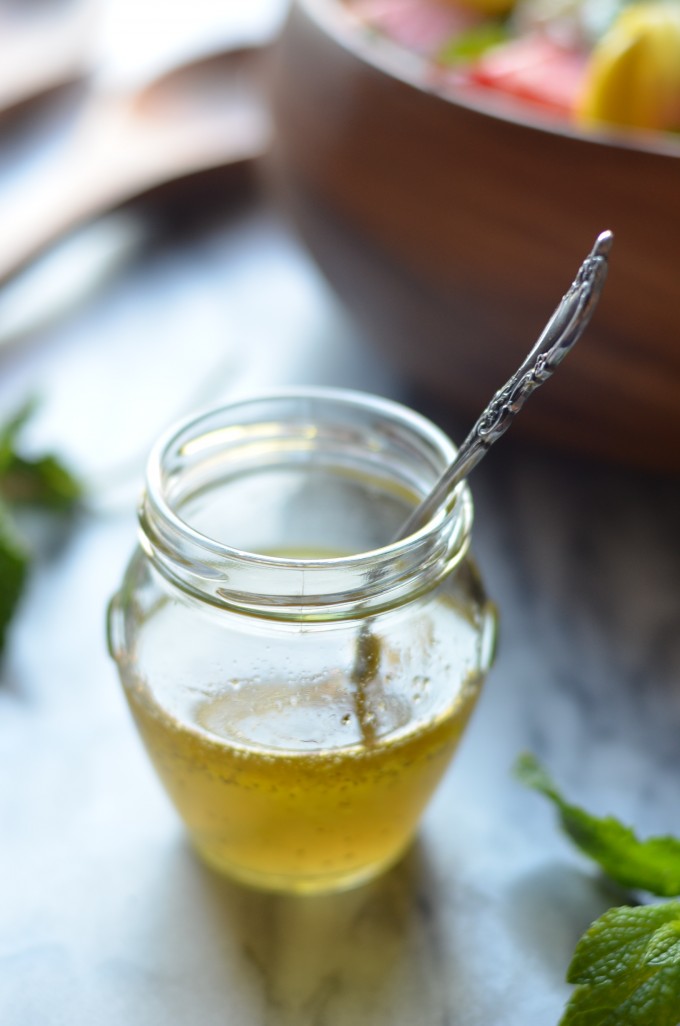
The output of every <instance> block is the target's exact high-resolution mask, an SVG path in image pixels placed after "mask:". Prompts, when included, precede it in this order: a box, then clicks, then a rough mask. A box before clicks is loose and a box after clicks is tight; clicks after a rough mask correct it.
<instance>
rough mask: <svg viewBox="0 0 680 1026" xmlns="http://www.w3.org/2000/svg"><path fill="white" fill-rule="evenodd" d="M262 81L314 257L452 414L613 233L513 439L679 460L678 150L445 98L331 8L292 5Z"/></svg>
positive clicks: (290, 197)
mask: <svg viewBox="0 0 680 1026" xmlns="http://www.w3.org/2000/svg"><path fill="white" fill-rule="evenodd" d="M271 84H272V89H271V97H272V106H273V112H274V119H275V126H276V141H275V147H274V167H275V172H276V174H275V181H276V183H277V186H278V189H279V194H280V195H281V196H283V198H284V200H285V202H286V204H287V205H288V207H289V209H290V210H291V212H292V214H293V217H294V219H295V220H296V222H297V224H298V226H299V229H300V232H301V234H302V235H303V237H304V238H305V240H306V241H307V243H308V245H309V247H310V249H311V251H312V252H313V254H314V255H315V257H316V259H317V260H318V263H319V265H320V266H321V268H322V269H323V271H324V272H325V274H326V276H327V277H328V279H329V280H330V281H331V283H332V284H333V286H334V287H335V289H336V290H337V292H338V293H339V295H340V296H341V297H342V298H343V300H344V301H345V302H346V304H347V305H348V306H349V308H350V309H351V310H352V311H353V312H354V313H355V315H356V316H357V317H358V318H359V321H360V322H363V324H364V325H365V326H367V328H368V332H367V333H368V337H369V338H370V339H372V340H374V341H375V343H376V344H377V345H380V346H381V347H382V348H383V350H384V352H385V353H386V354H387V355H388V357H389V358H390V359H391V360H392V361H393V362H394V364H395V365H396V366H397V367H399V368H400V369H401V370H402V371H403V372H404V374H405V375H406V376H407V377H408V379H409V380H410V381H411V382H412V383H413V384H414V385H417V386H420V387H422V386H424V387H425V388H426V389H427V390H429V391H430V392H432V393H434V394H436V395H437V396H439V397H440V398H444V399H445V400H446V401H447V402H449V403H450V405H451V408H452V410H453V411H456V412H458V411H459V412H460V414H461V415H463V416H465V417H466V418H472V417H474V416H476V414H477V413H478V412H479V411H480V410H481V408H482V407H483V405H484V403H485V402H486V401H487V400H488V399H489V398H490V397H491V395H492V393H493V392H494V391H495V390H496V389H497V388H498V387H499V386H500V385H501V384H502V383H503V382H504V381H505V379H506V377H508V376H509V374H510V373H511V372H512V371H513V370H514V369H515V367H516V366H517V365H518V364H519V362H520V360H521V358H522V357H523V356H524V355H525V353H526V352H527V350H528V348H529V346H530V344H531V343H532V341H533V340H534V339H535V338H536V337H537V335H538V334H539V332H540V330H541V328H542V327H543V324H544V323H545V321H546V320H547V318H548V316H549V315H550V313H551V311H552V310H553V308H554V307H555V305H556V304H557V301H558V300H559V298H560V296H561V295H562V293H563V292H565V291H566V289H567V287H568V285H569V284H570V282H571V280H572V278H573V276H574V274H575V272H576V269H577V267H578V265H579V264H580V262H581V260H582V259H583V258H584V257H585V255H586V253H587V252H588V251H589V249H590V247H591V245H592V242H593V240H594V238H595V237H596V235H597V234H598V232H599V231H601V230H602V229H604V228H611V229H613V231H614V233H615V243H614V249H613V252H612V257H611V268H610V274H609V280H608V282H607V285H606V287H605V290H604V295H603V298H602V300H601V303H600V306H599V308H598V310H597V311H596V313H595V316H594V318H593V322H592V324H591V326H590V327H589V329H588V331H587V333H586V335H585V336H584V338H583V339H582V341H581V342H580V343H579V344H578V346H577V348H576V350H575V351H574V352H573V353H572V354H571V355H570V356H569V358H568V360H567V361H566V362H565V363H564V364H563V366H562V367H561V368H560V370H559V372H558V373H557V374H556V375H555V378H554V379H553V381H551V382H550V383H549V384H548V385H547V386H546V387H545V389H543V390H541V392H540V393H539V394H538V395H537V396H536V397H535V398H534V399H532V401H531V403H530V404H529V405H528V407H527V409H526V411H525V412H524V413H522V416H521V417H519V418H518V420H517V425H516V427H514V428H513V433H515V432H517V433H520V432H523V433H525V434H527V435H531V436H532V437H534V438H537V439H540V440H541V441H543V442H546V443H548V444H551V445H559V446H560V447H562V448H567V449H571V450H573V451H579V452H587V453H590V454H593V455H596V456H604V457H607V458H613V459H616V460H625V461H630V462H634V463H637V464H640V465H644V466H647V467H650V468H663V469H667V470H668V469H671V470H672V469H678V468H680V201H679V200H678V187H679V186H678V183H679V182H680V145H679V144H676V143H675V142H673V141H672V140H665V139H664V138H663V137H661V136H659V137H658V138H657V137H652V136H650V137H647V138H644V139H642V138H641V137H635V138H632V137H628V138H621V137H619V138H609V137H605V136H593V135H589V136H587V137H586V136H585V135H582V134H579V133H578V132H576V131H570V130H569V129H566V128H565V129H560V128H555V127H552V126H549V125H547V124H540V123H539V122H535V121H530V120H529V119H528V118H526V117H525V116H524V115H522V117H518V116H513V115H512V114H510V113H498V112H494V111H492V110H490V109H489V108H488V107H486V108H485V107H484V106H483V105H475V104H474V103H471V102H459V101H458V100H454V99H452V98H451V97H450V96H444V95H439V94H437V93H436V92H434V91H432V90H431V89H429V88H428V87H427V85H425V84H424V83H423V82H422V80H421V79H420V78H419V75H418V73H417V71H416V69H415V68H414V67H412V66H411V64H410V63H409V62H408V61H407V60H405V59H403V57H402V56H401V55H399V54H398V52H397V51H396V50H394V49H392V48H390V47H383V46H381V45H379V43H377V42H371V40H370V38H369V37H368V35H367V34H366V33H364V32H361V31H359V29H358V27H357V25H356V23H355V22H353V20H352V19H351V18H350V16H349V15H348V13H347V11H346V10H345V9H344V8H343V6H342V4H341V2H340V0H294V3H293V6H292V9H291V11H290V15H289V18H288V20H287V23H286V24H285V26H284V29H283V33H282V36H281V39H280V43H279V45H278V48H277V50H276V53H275V56H274V60H273V66H272V69H271Z"/></svg>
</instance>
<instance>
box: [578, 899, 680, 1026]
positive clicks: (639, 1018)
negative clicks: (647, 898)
mask: <svg viewBox="0 0 680 1026" xmlns="http://www.w3.org/2000/svg"><path fill="white" fill-rule="evenodd" d="M567 980H568V982H569V983H574V984H576V989H575V990H574V992H573V994H572V996H571V999H570V1001H569V1003H568V1005H567V1007H566V1009H565V1012H564V1015H563V1016H562V1018H561V1020H560V1026H678V1023H680V902H678V901H672V902H667V903H664V904H659V905H641V906H639V907H637V908H629V907H628V906H623V907H621V908H612V909H609V911H608V912H605V913H604V915H603V916H600V918H599V919H597V920H596V921H595V922H594V923H593V925H592V926H591V927H590V929H589V930H587V931H586V933H585V934H584V935H583V937H582V938H581V940H580V941H579V942H578V944H577V946H576V950H575V952H574V957H573V960H572V962H571V965H570V966H569V971H568V973H567Z"/></svg>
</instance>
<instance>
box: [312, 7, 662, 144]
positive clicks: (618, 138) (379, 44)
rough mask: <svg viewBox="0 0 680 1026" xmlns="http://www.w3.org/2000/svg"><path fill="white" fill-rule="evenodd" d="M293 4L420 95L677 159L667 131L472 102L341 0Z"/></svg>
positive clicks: (521, 124) (581, 139) (573, 137)
mask: <svg viewBox="0 0 680 1026" xmlns="http://www.w3.org/2000/svg"><path fill="white" fill-rule="evenodd" d="M295 7H298V8H299V9H300V10H301V11H303V12H304V14H305V15H306V17H307V18H309V19H310V20H311V21H312V22H314V23H315V24H316V26H317V28H318V29H319V30H320V31H321V32H323V33H324V34H325V35H327V36H329V37H330V38H332V39H333V40H334V41H335V42H336V43H337V44H338V45H340V46H341V47H342V48H343V49H345V50H346V51H348V52H349V53H350V54H351V55H352V56H354V57H356V58H358V59H359V60H361V61H363V62H364V63H365V64H367V65H369V66H370V67H371V68H373V69H374V70H375V71H377V72H378V73H380V74H382V75H385V76H387V77H389V78H393V79H397V80H399V81H400V82H403V83H404V84H405V85H408V86H410V87H411V88H413V89H416V90H417V91H418V92H420V93H422V94H423V95H424V96H427V97H432V98H434V99H435V100H438V101H440V102H444V103H447V104H450V105H451V106H453V107H460V108H462V109H464V110H467V111H469V112H470V113H472V114H476V115H479V116H481V117H483V118H487V119H489V121H502V122H505V123H507V124H511V125H515V126H516V127H518V128H523V129H525V130H529V131H536V132H545V133H546V134H548V135H552V136H558V137H562V138H564V139H565V140H570V141H573V142H576V143H585V144H587V143H592V144H594V145H596V146H600V147H604V148H606V149H610V150H613V151H621V150H625V151H632V152H634V153H640V152H642V153H647V154H651V155H653V156H655V157H671V158H675V159H678V158H680V143H679V142H676V141H675V140H674V139H673V138H670V139H669V138H667V133H662V132H652V131H650V132H644V131H642V130H634V129H628V130H621V131H617V130H616V129H615V128H610V129H607V128H604V127H602V128H601V129H592V130H589V131H588V132H587V133H586V132H582V131H578V130H577V129H576V128H574V127H573V126H571V125H569V124H562V123H561V122H559V121H557V120H556V119H555V120H553V119H551V118H550V116H549V115H545V120H543V119H542V118H541V115H540V114H538V115H537V116H536V117H535V118H525V117H522V116H521V114H519V113H518V112H515V109H514V105H513V109H508V110H505V109H504V108H503V103H502V102H500V103H499V104H498V105H497V106H496V105H495V104H493V105H491V106H489V105H488V104H486V103H484V102H483V101H482V100H480V101H479V102H477V101H476V100H475V99H474V98H472V97H466V96H460V97H458V96H454V95H453V89H443V88H441V89H440V88H437V87H436V85H435V84H434V83H432V82H429V81H428V80H427V79H426V77H425V76H423V75H422V68H423V67H424V66H425V65H426V61H425V59H424V58H421V57H419V56H418V55H417V54H411V53H409V51H408V50H406V49H405V48H403V47H400V46H399V45H398V44H395V43H392V42H391V41H390V40H389V39H386V38H382V37H380V36H378V35H374V36H371V35H370V33H369V31H368V30H366V31H362V30H361V23H360V22H359V20H358V19H357V18H356V17H354V16H352V14H351V13H350V11H349V10H348V8H347V5H346V4H345V2H344V0H294V3H293V8H295ZM419 71H420V72H421V73H420V74H419Z"/></svg>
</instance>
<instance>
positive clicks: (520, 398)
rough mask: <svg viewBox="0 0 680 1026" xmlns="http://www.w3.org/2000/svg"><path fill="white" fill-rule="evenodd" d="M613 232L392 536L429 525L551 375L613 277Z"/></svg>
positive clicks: (596, 249) (604, 238) (605, 237)
mask: <svg viewBox="0 0 680 1026" xmlns="http://www.w3.org/2000/svg"><path fill="white" fill-rule="evenodd" d="M613 239H614V236H613V234H612V232H610V231H606V232H602V233H601V234H600V235H598V237H597V239H596V241H595V245H594V246H593V248H592V250H591V252H590V254H589V255H588V256H587V257H586V259H585V260H584V261H583V263H582V264H581V266H580V268H579V271H578V274H577V275H576V278H575V279H574V281H573V283H572V285H571V287H570V289H569V291H568V292H567V293H566V295H565V296H564V297H563V298H562V301H561V302H560V303H559V305H558V306H557V308H556V310H555V312H554V313H553V315H552V317H551V318H550V320H549V321H548V323H547V325H546V326H545V328H544V329H543V332H542V334H541V336H540V338H539V339H538V341H537V342H536V344H535V345H534V347H533V349H532V350H531V352H530V353H529V355H528V356H527V358H526V359H525V360H524V362H523V363H522V365H521V366H520V367H519V368H518V369H517V370H516V371H515V373H514V374H513V375H512V377H511V378H510V380H509V381H508V382H506V384H505V385H503V387H502V388H501V389H500V390H499V391H498V392H496V394H495V395H494V397H493V399H492V400H491V402H490V403H489V405H488V406H487V407H486V409H485V410H484V412H483V413H482V415H481V417H480V418H479V420H478V421H477V422H476V424H475V425H474V427H473V428H472V430H471V431H470V433H469V434H468V436H467V438H466V439H465V441H464V442H463V444H462V445H461V446H460V449H459V450H458V455H457V456H456V459H455V460H454V461H453V463H452V464H451V465H450V466H449V467H448V468H447V469H446V470H445V471H444V473H443V474H442V476H441V477H440V479H439V481H438V482H437V484H436V485H435V486H434V488H433V490H432V491H431V492H430V494H429V495H428V496H427V497H426V498H425V499H424V500H423V502H421V503H420V505H419V506H417V507H416V509H415V510H414V511H413V512H412V513H411V515H410V516H409V518H408V520H407V521H406V522H405V523H404V524H403V525H402V527H401V529H400V531H399V533H398V534H397V535H396V537H394V538H393V539H392V541H401V540H402V538H406V537H407V536H408V535H409V534H413V533H414V531H417V530H419V528H421V527H423V526H424V525H425V524H426V523H427V522H428V520H430V519H431V517H432V516H434V514H435V513H436V512H437V510H438V509H440V507H443V506H447V505H448V504H449V503H450V502H451V499H452V492H453V489H454V488H455V487H456V485H457V484H458V483H459V482H460V481H462V480H463V478H464V477H466V476H467V475H468V474H469V473H470V471H471V470H472V469H473V467H476V466H477V464H478V463H479V461H480V460H481V459H482V457H483V456H484V455H485V454H486V453H487V452H488V450H489V449H490V448H491V446H492V445H493V443H494V442H495V441H496V440H497V439H498V438H500V437H501V435H502V434H504V433H505V432H506V431H507V429H508V428H509V427H510V424H511V423H512V420H513V418H514V417H515V415H516V414H517V413H519V411H520V410H521V409H522V407H523V406H524V403H525V402H526V401H527V399H528V398H529V396H530V395H531V393H532V392H533V391H534V390H535V389H537V388H538V386H539V385H542V384H543V382H544V381H547V380H548V378H549V377H550V375H551V374H552V373H553V371H554V370H555V368H556V367H557V366H558V365H559V364H560V363H561V362H562V360H563V359H564V357H565V356H566V355H567V353H568V352H569V350H570V349H571V348H572V347H573V346H574V345H575V343H576V342H577V341H578V339H579V338H580V337H581V335H582V334H583V332H584V330H585V328H586V326H587V324H588V322H589V321H590V318H591V317H592V314H593V311H594V309H595V306H596V305H597V301H598V299H599V297H600V293H601V291H602V287H603V285H604V282H605V279H606V277H607V268H608V263H607V258H608V256H609V251H610V249H611V245H612V242H613Z"/></svg>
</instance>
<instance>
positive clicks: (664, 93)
mask: <svg viewBox="0 0 680 1026" xmlns="http://www.w3.org/2000/svg"><path fill="white" fill-rule="evenodd" d="M577 117H578V119H579V120H580V121H581V122H582V123H584V124H591V125H592V124H594V123H597V122H603V121H605V122H611V123H613V124H618V125H628V126H630V127H636V128H649V129H660V130H673V129H678V128H680V2H678V0H666V2H661V3H655V2H649V3H636V4H633V5H632V6H630V7H627V8H625V9H624V10H623V11H622V12H621V13H620V14H619V16H618V17H617V18H616V20H615V21H614V23H613V24H612V26H611V28H610V29H609V30H608V31H607V32H606V33H605V34H604V36H602V38H601V39H600V41H599V43H598V44H597V45H596V46H595V49H594V50H593V52H592V54H591V57H590V61H589V64H588V67H587V70H586V74H585V80H584V88H583V92H582V95H581V98H580V103H579V104H578V108H577Z"/></svg>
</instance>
